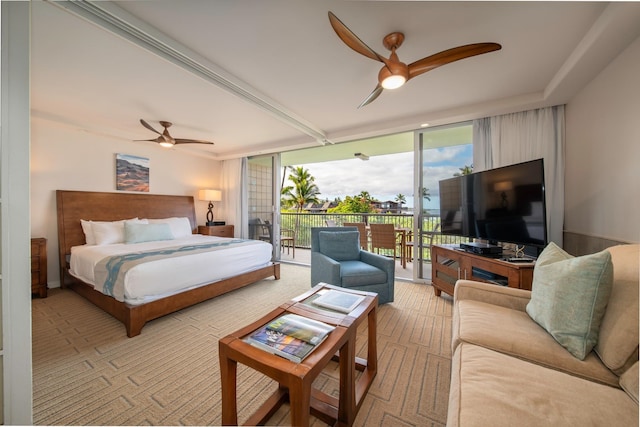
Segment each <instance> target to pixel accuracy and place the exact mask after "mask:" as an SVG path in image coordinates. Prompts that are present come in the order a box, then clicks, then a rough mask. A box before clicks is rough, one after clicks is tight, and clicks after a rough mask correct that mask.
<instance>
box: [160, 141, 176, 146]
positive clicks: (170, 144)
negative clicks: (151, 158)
mask: <svg viewBox="0 0 640 427" xmlns="http://www.w3.org/2000/svg"><path fill="white" fill-rule="evenodd" d="M160 145H161V146H162V147H165V148H171V147H173V144H172V143H170V142H168V141H163V142H161V143H160Z"/></svg>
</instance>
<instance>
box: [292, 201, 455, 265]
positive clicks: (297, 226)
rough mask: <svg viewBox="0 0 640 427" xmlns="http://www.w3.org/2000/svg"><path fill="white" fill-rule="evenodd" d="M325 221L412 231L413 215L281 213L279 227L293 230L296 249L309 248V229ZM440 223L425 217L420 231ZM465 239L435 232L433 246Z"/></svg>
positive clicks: (426, 254)
mask: <svg viewBox="0 0 640 427" xmlns="http://www.w3.org/2000/svg"><path fill="white" fill-rule="evenodd" d="M327 220H332V221H335V223H336V225H338V226H342V224H344V223H345V222H364V223H365V224H372V223H373V224H394V225H395V226H396V228H409V229H413V215H403V214H388V213H386V214H380V213H362V214H333V213H332V214H325V213H295V212H281V213H280V224H281V225H280V227H281V228H282V229H289V230H295V241H296V247H298V248H304V249H310V248H311V228H313V227H326V226H327ZM439 222H440V217H439V216H437V215H427V216H425V217H424V219H423V224H422V229H423V231H425V232H431V231H432V230H434V229H435V228H436V225H437V224H438V223H439ZM464 240H465V239H464V238H462V237H460V236H451V235H446V234H442V233H440V232H439V231H436V232H435V234H434V237H433V244H443V243H460V242H462V241H464ZM430 258H431V254H430V251H429V250H425V251H424V253H423V254H422V257H421V259H425V260H428V259H430Z"/></svg>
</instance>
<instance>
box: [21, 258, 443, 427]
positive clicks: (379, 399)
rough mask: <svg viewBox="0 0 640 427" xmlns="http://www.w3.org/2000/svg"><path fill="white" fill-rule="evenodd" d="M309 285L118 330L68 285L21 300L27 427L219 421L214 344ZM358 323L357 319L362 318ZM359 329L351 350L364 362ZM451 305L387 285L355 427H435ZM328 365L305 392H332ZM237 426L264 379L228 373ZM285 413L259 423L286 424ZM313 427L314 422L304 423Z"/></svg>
mask: <svg viewBox="0 0 640 427" xmlns="http://www.w3.org/2000/svg"><path fill="white" fill-rule="evenodd" d="M308 289H309V269H308V268H307V267H301V266H293V265H282V278H281V279H280V280H278V281H274V280H273V279H267V280H263V281H261V282H259V283H256V284H254V285H251V286H249V287H247V288H244V289H241V290H238V291H234V292H231V293H229V294H227V295H223V296H220V297H218V298H215V299H213V300H210V301H207V302H204V303H201V304H199V305H197V306H194V307H190V308H188V309H185V310H182V311H180V312H177V313H175V314H173V315H168V316H165V317H163V318H161V319H157V320H154V321H152V322H150V323H148V324H147V325H146V326H145V327H144V328H143V330H142V334H141V335H139V336H138V337H135V338H127V337H126V334H125V330H124V326H122V324H121V323H119V322H118V321H116V320H115V319H113V318H112V317H111V316H109V315H107V314H105V313H104V312H102V311H101V310H99V309H98V308H96V307H94V306H93V305H92V304H90V303H88V302H87V301H85V300H84V299H83V298H81V297H79V296H77V295H76V294H74V293H73V292H71V291H68V290H58V289H54V290H51V291H50V292H49V297H48V298H45V299H34V300H33V390H34V391H33V393H34V396H33V404H34V408H33V413H34V423H35V424H39V425H45V424H46V425H219V424H220V422H221V410H220V401H221V396H220V372H219V366H218V340H219V339H220V338H221V337H223V336H225V335H227V334H228V333H230V332H232V331H234V330H236V329H238V328H239V327H240V326H244V325H245V324H247V323H249V322H252V321H253V320H255V319H256V318H258V317H260V316H262V315H264V314H266V313H267V312H269V311H270V310H272V309H273V308H275V307H277V306H278V305H279V304H280V303H282V302H285V301H287V300H289V299H290V298H292V297H294V296H296V295H299V294H301V293H303V292H305V291H307V290H308ZM365 323H366V322H365ZM365 331H366V329H364V328H363V329H362V331H359V332H360V334H359V336H358V340H357V351H358V353H359V355H360V356H365V355H366V335H364V334H363V332H365ZM450 336H451V299H450V298H448V297H447V298H436V297H435V296H434V295H433V289H432V287H431V286H429V285H417V284H412V283H405V282H397V283H396V292H395V302H394V303H392V304H386V305H383V306H381V307H380V308H379V311H378V360H379V362H378V363H379V370H378V375H377V377H376V379H375V380H374V382H373V384H372V386H371V389H370V390H369V393H368V394H367V397H366V398H365V401H364V403H363V406H362V409H361V410H360V413H359V414H358V417H357V418H356V423H355V424H356V425H358V426H365V425H366V426H376V425H378V426H403V425H406V426H429V425H433V426H442V425H444V424H445V422H446V414H447V400H448V393H449V378H450V370H451V362H450V358H451V350H450V347H451V339H450ZM336 368H337V364H334V363H331V364H330V365H329V366H328V367H327V369H325V372H324V373H323V374H322V375H321V376H320V377H319V378H318V379H317V381H316V386H317V387H318V388H321V389H322V390H324V391H325V392H328V393H330V394H332V395H337V393H338V389H337V370H336ZM238 377H239V379H238V412H239V415H238V418H239V422H240V423H242V422H243V421H244V420H245V419H246V418H247V417H248V416H249V414H250V413H251V412H252V411H253V409H255V408H256V407H257V406H259V405H260V404H261V403H262V401H263V399H264V398H265V396H267V395H269V394H270V393H271V392H272V391H273V390H274V389H275V388H276V384H275V383H274V382H273V381H271V380H270V379H268V378H266V377H264V376H263V375H262V374H259V373H257V372H255V371H253V370H251V369H249V368H246V367H244V366H242V365H239V366H238ZM288 423H289V413H288V408H287V407H286V406H285V407H284V408H283V409H282V410H280V411H279V412H278V413H276V414H275V415H274V416H273V417H272V419H271V420H270V423H269V424H272V425H287V424H288ZM314 425H324V423H322V422H320V421H318V420H315V419H314Z"/></svg>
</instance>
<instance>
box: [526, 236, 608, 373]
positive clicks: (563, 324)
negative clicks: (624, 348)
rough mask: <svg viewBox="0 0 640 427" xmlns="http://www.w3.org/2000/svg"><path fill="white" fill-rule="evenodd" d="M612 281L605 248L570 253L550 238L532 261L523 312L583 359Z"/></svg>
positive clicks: (594, 338) (594, 337)
mask: <svg viewBox="0 0 640 427" xmlns="http://www.w3.org/2000/svg"><path fill="white" fill-rule="evenodd" d="M612 281H613V264H612V263H611V254H610V253H609V252H608V251H602V252H598V253H596V254H592V255H585V256H581V257H573V256H572V255H570V254H568V253H567V252H565V251H563V250H562V249H560V248H559V247H558V246H557V245H556V244H555V243H553V242H552V243H550V244H549V245H548V246H547V247H546V248H545V249H544V250H543V251H542V253H541V254H540V256H539V257H538V260H537V261H536V266H535V267H534V271H533V284H532V290H531V301H529V304H527V313H528V314H529V315H530V316H531V318H532V319H533V320H535V321H536V322H537V323H538V324H540V326H542V327H543V328H545V329H546V330H547V331H548V332H549V333H550V334H551V335H552V336H553V337H554V338H555V339H556V340H557V341H558V342H559V343H560V344H561V345H562V346H563V347H564V348H566V349H567V350H568V351H569V352H570V353H571V354H573V355H574V356H575V357H577V358H578V359H580V360H583V359H584V358H585V357H586V356H587V354H589V353H590V352H591V350H592V349H593V347H594V346H595V344H596V342H597V340H598V332H599V330H600V323H601V322H602V317H603V316H604V312H605V308H606V306H607V302H608V301H609V295H610V293H611V286H612Z"/></svg>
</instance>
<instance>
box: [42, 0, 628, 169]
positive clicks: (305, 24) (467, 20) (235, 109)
mask: <svg viewBox="0 0 640 427" xmlns="http://www.w3.org/2000/svg"><path fill="white" fill-rule="evenodd" d="M78 4H80V5H82V6H83V8H84V9H86V8H89V9H91V10H93V11H94V12H92V13H90V14H89V15H88V16H90V18H86V17H80V16H78V15H77V14H78V13H81V14H83V13H86V12H83V11H82V10H83V8H80V9H78V7H77V6H78ZM78 10H80V12H78ZM95 11H98V12H99V13H100V14H102V15H103V16H107V17H108V19H109V20H110V22H112V24H108V25H113V23H114V22H115V23H117V25H120V26H122V25H125V26H126V27H127V28H133V29H135V30H136V31H139V33H138V34H139V35H141V36H140V37H145V38H146V40H151V43H152V44H153V45H154V46H155V47H156V48H159V49H162V50H163V51H164V52H166V51H167V50H170V51H171V52H172V58H170V59H167V56H166V53H162V54H158V53H157V52H152V51H150V50H149V48H148V46H147V45H144V43H142V42H140V41H139V40H138V39H134V38H132V37H131V36H122V34H120V35H116V34H115V33H114V32H113V29H112V28H108V29H105V28H104V25H107V24H104V23H96V21H95V14H94V13H95ZM328 11H332V12H333V13H335V14H336V15H337V16H338V17H339V18H340V19H341V20H342V21H343V22H344V23H345V24H346V25H347V26H348V27H349V28H350V29H351V30H352V31H353V32H354V33H356V34H357V35H358V36H359V37H360V39H361V40H363V41H364V42H365V43H366V44H367V45H368V46H370V47H371V48H372V49H374V50H375V51H376V52H378V53H380V54H382V55H385V56H388V51H386V49H385V48H384V47H383V46H382V38H383V37H384V36H385V35H386V34H388V33H390V32H393V31H401V32H403V33H404V34H405V41H404V44H403V45H402V46H401V47H400V48H399V49H398V55H399V57H400V59H401V60H403V61H404V62H406V63H410V62H413V61H415V60H417V59H420V58H422V57H425V56H428V55H431V54H433V53H437V52H439V51H441V50H445V49H448V48H451V47H455V46H459V45H463V44H468V43H477V42H497V43H500V44H501V45H502V50H500V51H497V52H492V53H489V54H485V55H480V56H476V57H473V58H468V59H464V60H462V61H458V62H455V63H452V64H449V65H446V66H443V67H441V68H438V69H435V70H433V71H430V72H428V73H426V74H424V75H421V76H418V77H416V78H415V79H412V80H411V81H409V82H408V83H407V84H406V85H405V86H404V87H402V88H400V89H397V90H395V91H385V92H384V93H383V94H382V95H381V96H380V97H379V98H378V99H377V100H376V101H374V102H373V103H371V104H370V105H367V106H365V107H363V108H361V109H357V106H358V105H359V104H360V102H361V101H362V100H363V99H364V98H365V97H366V96H367V95H368V94H369V93H370V92H371V91H372V90H373V89H374V87H375V86H376V84H377V73H378V70H379V69H380V67H381V64H380V63H378V62H375V61H373V60H371V59H369V58H366V57H364V56H362V55H359V54H358V53H356V52H354V51H352V50H351V49H349V48H348V47H347V46H346V45H345V44H344V43H343V42H342V41H341V40H340V39H338V37H337V36H336V34H335V32H334V31H333V29H332V28H331V26H330V25H329V20H328V18H327V12H328ZM32 17H33V18H32V35H33V37H32V59H31V70H32V105H31V107H32V118H33V120H34V121H37V120H45V121H49V122H55V123H56V124H58V125H64V126H71V127H73V128H77V129H82V130H84V131H86V132H89V133H95V134H100V135H107V136H110V137H113V138H119V139H123V140H131V141H132V144H154V143H152V142H133V140H134V139H150V138H154V137H155V136H157V135H155V134H154V133H152V132H150V131H149V130H147V129H145V128H143V127H142V126H141V125H140V123H139V119H141V118H143V119H145V120H146V121H148V122H149V123H151V124H152V125H153V126H154V127H155V128H156V129H158V130H161V127H160V125H159V124H158V121H159V120H167V121H171V122H173V124H174V125H173V127H172V128H171V129H170V131H171V134H172V135H173V136H174V137H179V138H191V139H206V140H211V141H214V142H215V145H213V146H204V145H181V146H177V147H174V148H173V149H174V150H183V151H186V152H192V153H194V154H197V155H204V156H208V157H211V158H214V159H227V158H234V157H239V156H244V155H253V154H260V153H269V152H276V151H286V150H290V149H295V148H303V147H314V146H319V145H321V143H322V140H323V139H326V140H327V141H329V143H340V142H345V141H350V140H355V139H362V138H368V137H372V136H379V135H385V134H391V133H396V132H402V131H407V130H412V129H418V128H419V127H420V125H421V124H423V123H429V124H430V125H432V126H434V125H440V124H447V123H455V122H459V121H463V120H470V119H473V118H478V117H485V116H490V115H495V114H502V113H506V112H513V111H522V110H525V109H530V108H537V107H541V106H546V105H557V104H561V103H565V102H567V101H568V100H569V99H571V97H572V96H573V95H574V94H575V93H577V91H579V90H580V89H581V88H582V87H583V86H584V85H585V84H586V83H588V82H589V81H590V80H591V79H592V78H593V77H595V76H596V75H597V74H598V73H599V72H600V71H601V70H602V69H603V68H604V67H605V66H606V65H607V64H608V63H609V62H610V61H611V60H612V59H613V58H614V57H615V56H616V55H618V54H619V53H620V52H621V51H622V50H624V48H625V47H626V46H628V45H629V43H630V42H631V41H633V40H635V39H636V38H637V37H638V36H640V25H638V23H639V22H640V3H636V2H622V3H613V4H609V3H600V2H419V1H406V2H400V1H314V0H305V1H302V0H234V1H230V0H220V1H206V0H200V1H197V0H181V1H175V0H168V1H163V0H160V1H135V0H132V1H124V2H106V1H98V2H95V3H91V2H83V3H75V4H70V3H69V2H57V3H51V2H34V3H33V15H32ZM123 23H124V24H123ZM125 37H128V38H125ZM176 56H178V57H179V58H180V61H178V62H176V59H175V57H176ZM185 62H187V63H188V64H189V66H186V65H184V64H185ZM194 65H195V66H196V69H197V71H196V70H194V69H193V68H190V67H192V66H194ZM219 76H222V78H223V79H224V80H225V81H226V82H227V84H231V85H233V86H234V87H236V88H240V90H241V91H242V92H243V93H244V94H246V97H245V98H248V99H249V100H247V99H245V98H243V97H239V96H238V95H237V94H235V93H232V92H230V91H229V90H228V89H226V88H224V87H221V86H220V85H219V84H218V83H215V82H214V80H220V78H219ZM229 82H231V83H229ZM283 117H284V118H283ZM158 149H161V148H160V147H158Z"/></svg>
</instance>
